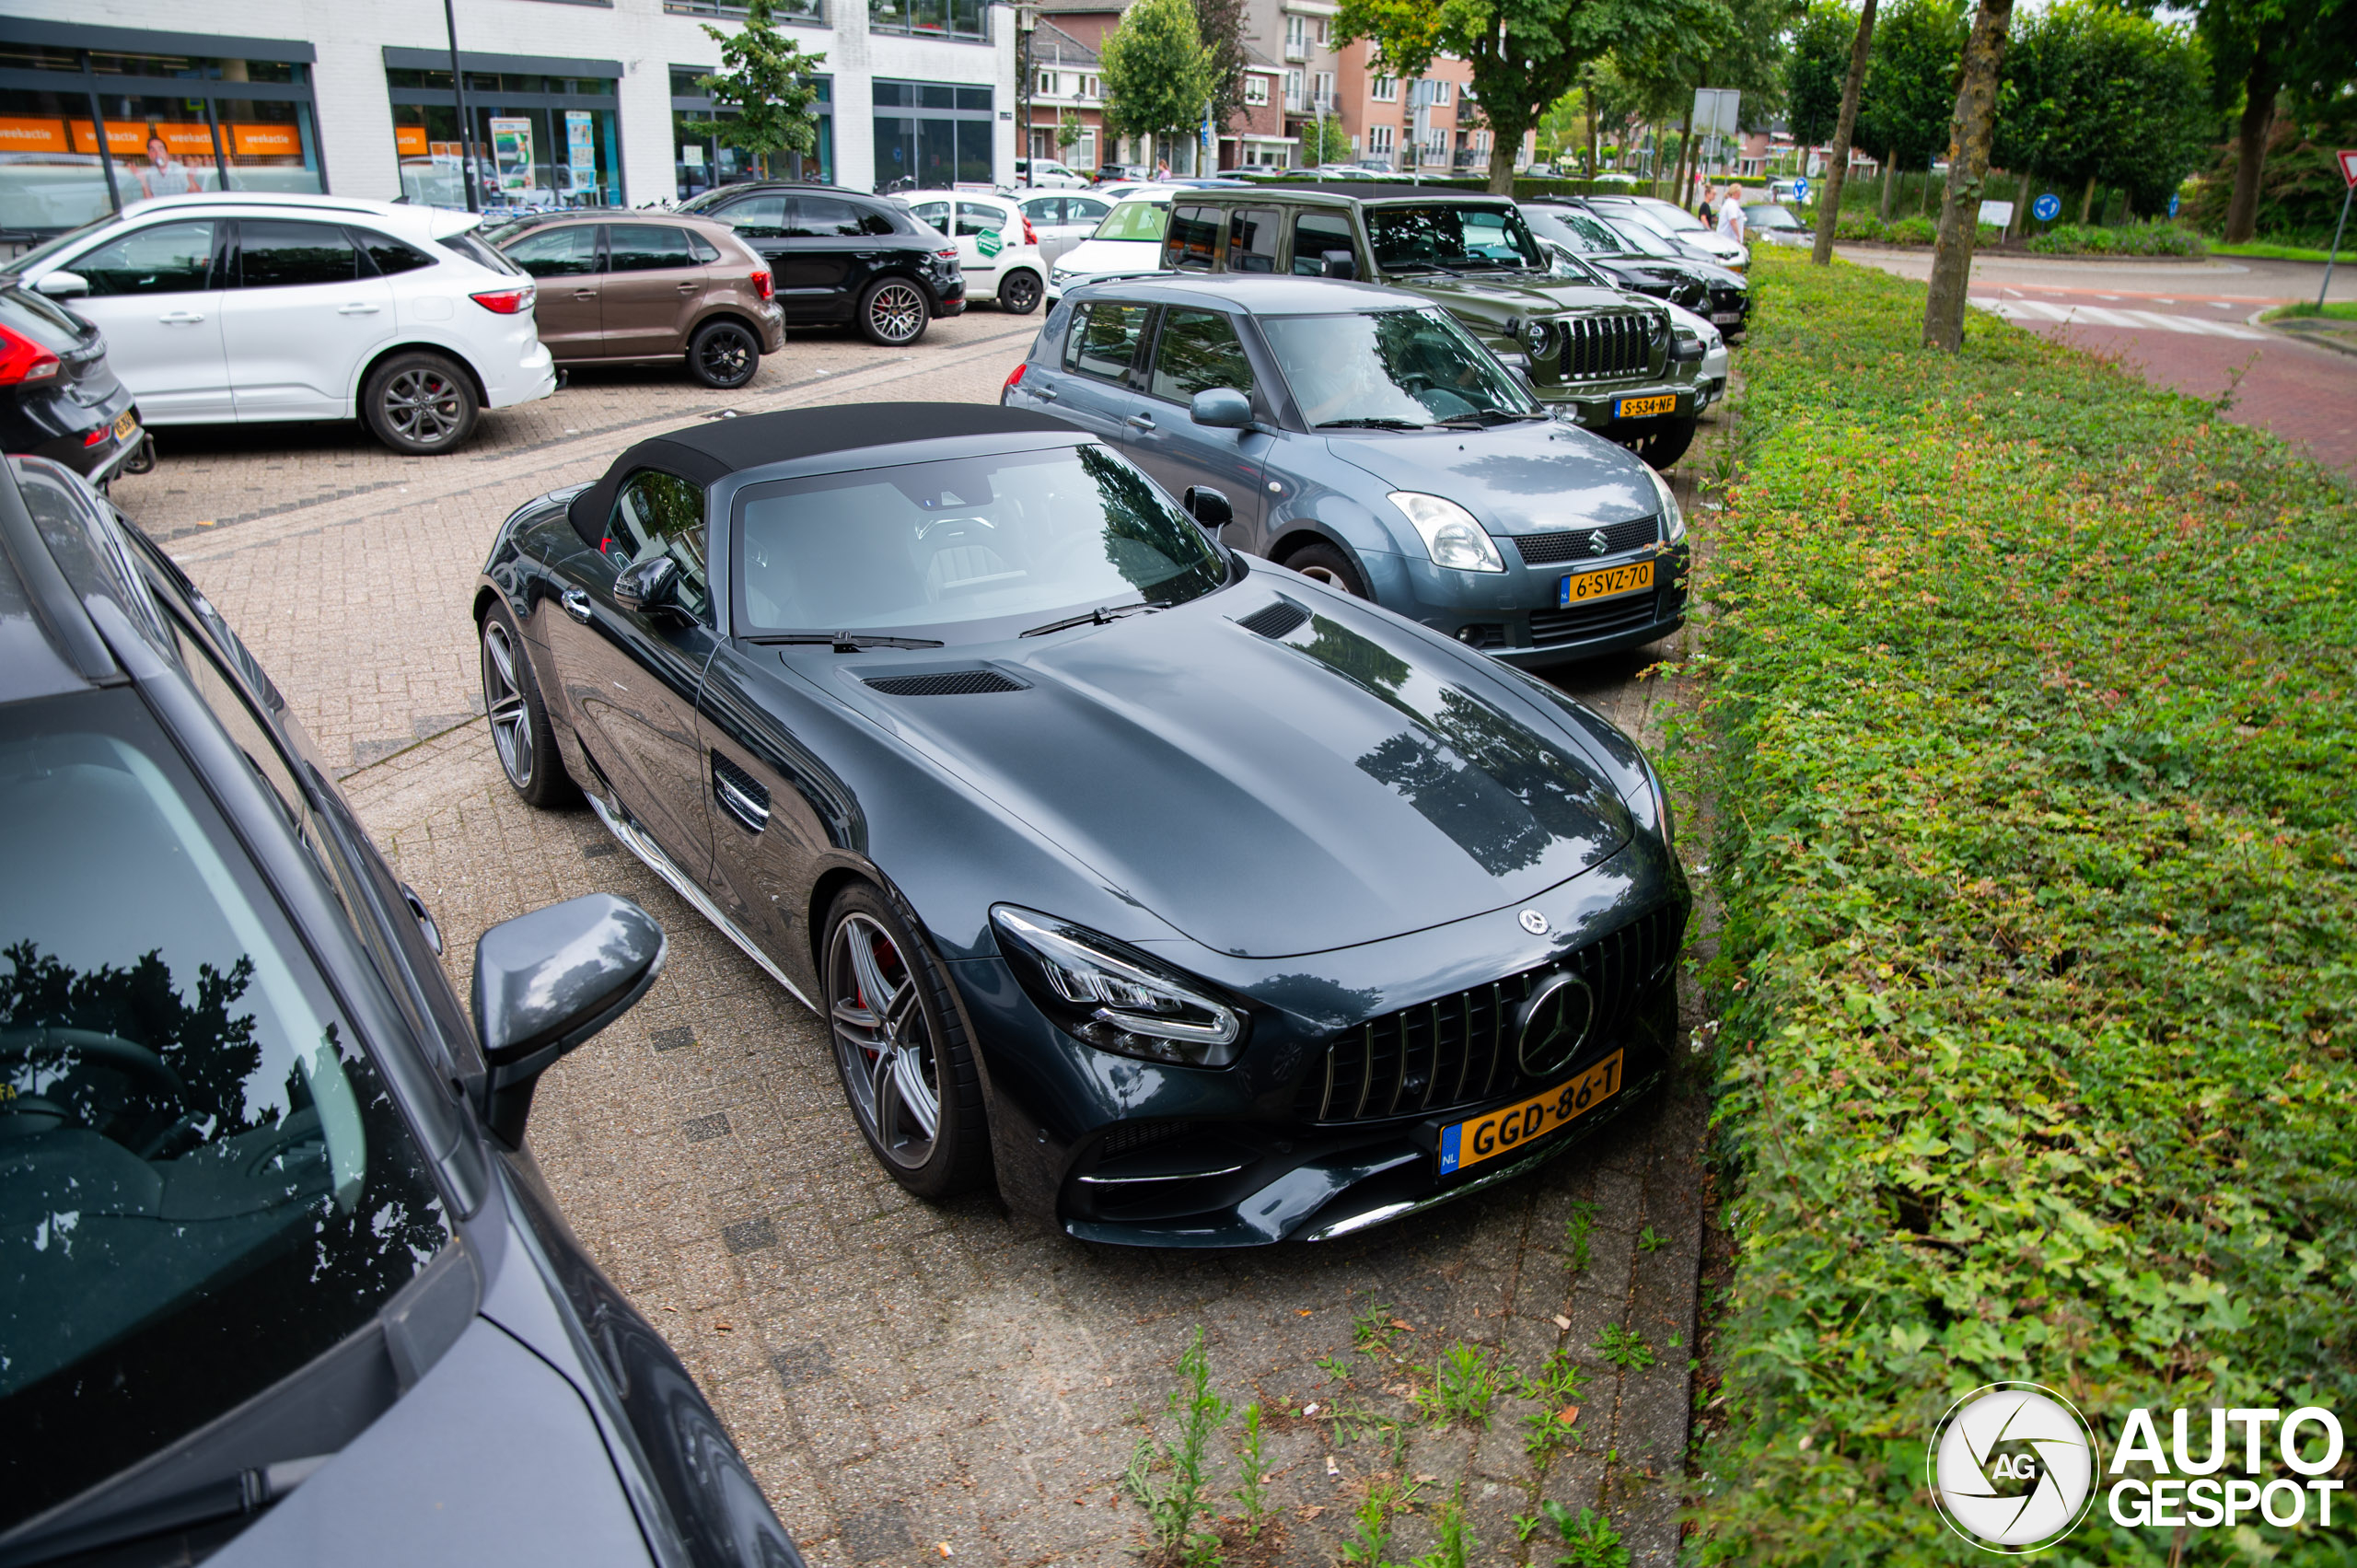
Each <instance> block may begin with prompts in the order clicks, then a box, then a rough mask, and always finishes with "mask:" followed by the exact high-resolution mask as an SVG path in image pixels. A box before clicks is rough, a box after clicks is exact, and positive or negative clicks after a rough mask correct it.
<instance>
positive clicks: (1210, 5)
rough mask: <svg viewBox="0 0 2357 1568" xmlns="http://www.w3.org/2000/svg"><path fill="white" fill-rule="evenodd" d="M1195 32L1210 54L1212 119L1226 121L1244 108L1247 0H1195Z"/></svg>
mask: <svg viewBox="0 0 2357 1568" xmlns="http://www.w3.org/2000/svg"><path fill="white" fill-rule="evenodd" d="M1195 36H1196V37H1198V38H1200V39H1201V40H1202V44H1203V48H1204V49H1205V50H1206V51H1207V52H1209V55H1210V67H1211V88H1210V91H1208V92H1207V93H1205V94H1204V97H1205V99H1208V100H1209V102H1210V104H1211V112H1212V123H1213V124H1214V125H1225V124H1227V123H1228V122H1230V121H1233V120H1234V119H1236V117H1237V116H1238V115H1240V114H1242V113H1243V112H1244V67H1245V66H1246V65H1247V64H1248V63H1249V57H1248V55H1247V54H1246V53H1245V52H1244V0H1195Z"/></svg>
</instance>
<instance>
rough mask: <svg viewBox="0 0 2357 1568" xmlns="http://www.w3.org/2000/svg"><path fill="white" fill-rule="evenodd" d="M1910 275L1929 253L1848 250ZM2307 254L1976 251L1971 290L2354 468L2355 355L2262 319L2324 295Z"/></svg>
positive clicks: (2353, 295) (2350, 285)
mask: <svg viewBox="0 0 2357 1568" xmlns="http://www.w3.org/2000/svg"><path fill="white" fill-rule="evenodd" d="M1840 254H1841V255H1842V256H1843V257H1844V259H1846V260H1849V261H1861V262H1864V263H1865V264H1866V265H1868V266H1874V267H1880V268H1882V269H1883V270H1884V271H1886V272H1889V273H1897V274H1898V275H1899V276H1901V277H1910V278H1923V277H1927V276H1928V275H1929V274H1930V273H1931V266H1932V263H1931V257H1930V254H1929V253H1928V252H1917V251H1887V250H1847V249H1845V250H1842V251H1841V252H1840ZM2323 274H2324V268H2323V267H2322V266H2321V265H2318V264H2316V263H2313V262H2305V261H2235V260H2227V259H2224V258H2213V259H2212V260H2210V261H2200V262H2168V261H2042V260H2030V259H2025V258H2015V257H2010V256H2008V257H2000V258H1994V259H1991V258H1976V259H1975V260H1974V261H1973V266H1972V286H1971V293H1970V298H1971V301H1972V303H1973V304H1974V305H1976V306H1978V307H1980V308H1981V309H1983V310H1987V311H1989V312H1991V314H1993V315H1996V316H2000V317H2003V319H2007V320H2010V321H2012V322H2014V323H2015V324H2016V325H2018V326H2021V327H2025V328H2027V329H2028V330H2029V331H2034V332H2038V333H2039V334H2041V335H2043V336H2047V337H2052V338H2057V339H2061V340H2062V341H2064V342H2068V343H2073V344H2075V345H2076V346H2078V347H2081V348H2084V349H2087V350H2089V351H2090V352H2093V353H2096V354H2103V355H2106V356H2107V357H2109V358H2112V359H2115V360H2118V361H2119V363H2120V364H2121V365H2123V366H2128V367H2129V368H2131V369H2133V370H2135V371H2136V372H2137V373H2138V374H2140V375H2142V376H2143V377H2145V378H2146V379H2147V380H2150V381H2152V382H2154V383H2155V384H2157V385H2160V386H2165V387H2168V388H2171V389H2175V390H2177V391H2180V392H2184V393H2186V394H2187V395H2189V396H2190V397H2196V398H2200V399H2203V400H2205V401H2220V400H2222V399H2223V400H2225V408H2226V417H2227V418H2228V419H2230V420H2232V421H2234V422H2235V423H2236V424H2247V425H2252V426H2256V427H2258V428H2261V429H2265V430H2269V431H2271V432H2273V433H2274V434H2275V435H2277V436H2282V438H2283V439H2284V440H2285V441H2287V442H2290V443H2291V444H2293V445H2294V446H2296V447H2301V448H2302V449H2304V450H2305V451H2306V452H2307V453H2308V454H2309V455H2310V456H2312V457H2314V458H2315V459H2316V460H2317V461H2318V462H2320V463H2323V464H2325V465H2326V466H2327V467H2329V468H2334V469H2338V470H2340V472H2342V473H2343V474H2346V475H2348V476H2350V477H2351V478H2353V479H2357V354H2351V353H2347V352H2343V351H2340V350H2336V349H2334V348H2332V347H2330V346H2328V345H2327V344H2324V343H2316V342H2313V341H2309V340H2304V339H2301V338H2298V337H2294V336H2293V335H2292V334H2290V333H2287V332H2283V331H2276V330H2274V329H2272V328H2269V327H2264V326H2261V325H2259V324H2258V316H2259V314H2260V313H2261V312H2263V311H2264V310H2266V309H2267V308H2270V307H2271V306H2276V305H2284V304H2290V303H2293V302H2294V301H2298V300H2302V299H2308V300H2313V299H2314V298H2316V291H2317V288H2318V287H2319V285H2321V284H2322V282H2323ZM2330 297H2331V298H2333V299H2336V300H2351V299H2357V265H2349V266H2341V267H2338V268H2336V269H2334V272H2333V275H2332V291H2331V295H2330Z"/></svg>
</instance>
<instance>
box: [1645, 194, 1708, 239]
mask: <svg viewBox="0 0 2357 1568" xmlns="http://www.w3.org/2000/svg"><path fill="white" fill-rule="evenodd" d="M1630 204H1631V206H1635V207H1641V208H1643V212H1644V215H1646V216H1647V217H1649V218H1651V219H1653V220H1654V222H1655V223H1657V224H1661V225H1663V226H1665V227H1666V228H1668V229H1670V230H1671V231H1672V232H1675V233H1683V232H1685V231H1686V230H1688V229H1695V228H1700V229H1705V230H1707V229H1708V228H1709V227H1710V225H1709V224H1707V223H1704V222H1703V221H1702V220H1701V218H1698V217H1696V216H1695V215H1693V214H1692V213H1689V212H1688V211H1687V210H1686V209H1685V208H1684V207H1681V206H1678V205H1676V204H1675V203H1669V202H1652V201H1644V200H1642V199H1632V200H1631V203H1630Z"/></svg>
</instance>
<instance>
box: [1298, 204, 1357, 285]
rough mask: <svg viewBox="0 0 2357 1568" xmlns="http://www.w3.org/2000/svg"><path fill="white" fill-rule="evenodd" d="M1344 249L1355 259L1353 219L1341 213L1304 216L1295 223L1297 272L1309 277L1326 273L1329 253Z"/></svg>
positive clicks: (1305, 214) (1307, 214)
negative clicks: (1352, 232) (1352, 236)
mask: <svg viewBox="0 0 2357 1568" xmlns="http://www.w3.org/2000/svg"><path fill="white" fill-rule="evenodd" d="M1329 250H1340V251H1342V252H1344V253H1345V254H1348V255H1352V256H1353V257H1355V255H1356V254H1357V248H1356V247H1355V246H1354V245H1353V244H1352V242H1351V220H1350V219H1349V218H1347V217H1344V216H1343V215H1341V213H1303V214H1301V215H1299V216H1297V217H1295V219H1294V220H1293V270H1294V271H1295V272H1296V273H1301V274H1302V275H1303V276H1305V277H1313V278H1314V277H1319V276H1322V275H1324V273H1325V271H1326V252H1327V251H1329Z"/></svg>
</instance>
